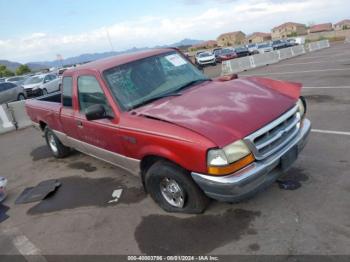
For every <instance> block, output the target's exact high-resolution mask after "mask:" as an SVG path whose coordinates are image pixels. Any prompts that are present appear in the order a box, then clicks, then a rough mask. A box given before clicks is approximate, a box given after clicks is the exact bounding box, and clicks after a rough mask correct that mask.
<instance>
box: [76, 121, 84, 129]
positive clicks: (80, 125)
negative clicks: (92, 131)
mask: <svg viewBox="0 0 350 262" xmlns="http://www.w3.org/2000/svg"><path fill="white" fill-rule="evenodd" d="M77 126H78V127H79V128H83V122H81V121H79V120H77Z"/></svg>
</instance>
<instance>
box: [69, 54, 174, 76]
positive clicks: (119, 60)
mask: <svg viewBox="0 0 350 262" xmlns="http://www.w3.org/2000/svg"><path fill="white" fill-rule="evenodd" d="M174 50H176V49H175V48H161V49H151V50H146V51H140V52H135V53H130V54H123V55H117V56H113V57H108V58H104V59H100V60H96V61H93V62H90V63H86V64H83V65H80V66H78V67H75V68H71V69H68V70H66V71H65V72H64V73H63V75H64V76H65V75H71V74H73V73H74V72H77V71H80V70H86V69H89V70H96V71H100V72H103V71H104V70H106V69H109V68H113V67H116V66H119V65H123V64H127V63H130V62H133V61H136V60H140V59H143V58H147V57H150V56H154V55H159V54H163V53H167V52H171V51H174Z"/></svg>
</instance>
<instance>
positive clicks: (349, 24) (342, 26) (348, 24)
mask: <svg viewBox="0 0 350 262" xmlns="http://www.w3.org/2000/svg"><path fill="white" fill-rule="evenodd" d="M334 29H335V30H346V29H350V19H345V20H343V21H340V22H339V23H336V24H335V25H334Z"/></svg>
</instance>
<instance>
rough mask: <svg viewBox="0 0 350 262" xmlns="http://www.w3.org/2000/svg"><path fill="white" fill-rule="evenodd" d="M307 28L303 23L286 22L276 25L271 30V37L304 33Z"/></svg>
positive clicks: (276, 37)
mask: <svg viewBox="0 0 350 262" xmlns="http://www.w3.org/2000/svg"><path fill="white" fill-rule="evenodd" d="M306 34H307V29H306V26H305V25H304V24H299V23H293V22H287V23H284V24H282V25H279V26H276V27H274V28H273V29H272V30H271V36H272V39H280V38H286V37H290V36H298V35H306Z"/></svg>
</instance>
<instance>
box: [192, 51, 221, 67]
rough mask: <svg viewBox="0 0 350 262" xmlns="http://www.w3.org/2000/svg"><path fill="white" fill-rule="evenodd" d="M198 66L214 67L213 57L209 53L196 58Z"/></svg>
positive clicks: (214, 59) (214, 60)
mask: <svg viewBox="0 0 350 262" xmlns="http://www.w3.org/2000/svg"><path fill="white" fill-rule="evenodd" d="M196 64H197V65H198V66H206V65H216V58H215V55H214V54H213V53H211V52H203V53H200V54H198V55H197V56H196Z"/></svg>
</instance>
